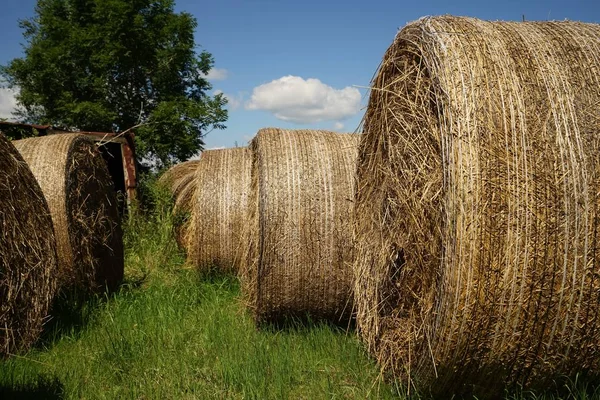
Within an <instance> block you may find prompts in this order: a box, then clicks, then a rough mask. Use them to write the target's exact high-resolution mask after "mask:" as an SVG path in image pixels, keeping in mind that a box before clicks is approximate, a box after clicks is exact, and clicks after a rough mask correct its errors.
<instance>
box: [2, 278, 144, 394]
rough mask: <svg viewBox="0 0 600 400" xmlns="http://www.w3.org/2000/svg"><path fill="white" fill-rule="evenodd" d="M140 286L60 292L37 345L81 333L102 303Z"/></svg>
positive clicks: (45, 344) (44, 345)
mask: <svg viewBox="0 0 600 400" xmlns="http://www.w3.org/2000/svg"><path fill="white" fill-rule="evenodd" d="M139 286H141V283H138V282H123V283H121V284H120V286H119V288H117V289H116V290H113V291H109V290H106V291H104V292H102V293H97V294H82V293H79V292H75V291H72V292H63V293H60V294H58V295H57V296H56V298H55V300H54V302H53V304H52V307H51V310H50V317H49V318H48V320H47V321H46V323H45V324H44V330H43V332H42V334H41V336H40V339H39V340H38V341H37V343H36V346H35V347H36V348H45V347H48V346H49V345H51V344H52V343H54V342H56V341H57V340H60V338H61V337H63V336H65V335H70V336H73V335H77V334H79V333H80V332H81V331H82V330H83V329H85V327H86V326H87V325H88V324H89V323H90V322H91V321H92V319H93V317H94V315H95V313H96V311H97V310H98V308H99V307H100V306H101V305H102V304H105V303H106V302H107V301H108V300H110V299H112V298H114V297H115V296H118V295H119V293H121V292H123V291H129V290H135V289H137V288H138V287H139ZM0 398H1V397H0Z"/></svg>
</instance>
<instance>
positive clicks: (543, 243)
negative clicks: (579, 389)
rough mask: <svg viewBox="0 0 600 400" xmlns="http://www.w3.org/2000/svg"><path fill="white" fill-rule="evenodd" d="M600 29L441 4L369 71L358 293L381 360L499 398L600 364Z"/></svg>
mask: <svg viewBox="0 0 600 400" xmlns="http://www.w3.org/2000/svg"><path fill="white" fill-rule="evenodd" d="M599 55H600V26H599V25H593V24H583V23H576V22H539V23H537V22H531V23H516V22H486V21H481V20H478V19H473V18H457V17H450V16H444V17H432V18H423V19H421V20H419V21H416V22H414V23H411V24H409V25H407V26H406V27H405V28H404V29H402V31H401V32H399V33H398V35H397V36H396V39H395V41H394V43H393V44H392V45H391V47H390V48H389V49H388V50H387V52H386V54H385V56H384V59H383V62H382V64H381V66H380V69H379V71H378V74H377V75H376V77H375V79H374V82H373V84H372V86H373V88H372V90H371V96H370V99H369V106H368V110H367V113H366V116H365V121H364V136H363V138H362V141H361V144H360V150H359V162H358V170H357V171H358V172H357V196H356V208H355V216H356V225H355V232H356V239H357V246H358V251H357V257H356V263H355V268H354V270H355V294H356V302H357V313H358V315H357V320H358V327H359V330H360V333H361V335H362V336H363V337H364V339H365V340H366V342H367V343H368V344H369V347H370V350H371V351H372V352H373V353H374V354H375V355H376V356H377V358H378V359H379V361H380V362H381V364H382V365H383V366H384V367H385V368H387V369H388V370H389V371H392V372H393V373H394V374H395V375H396V376H397V377H399V378H402V379H405V380H410V382H411V384H414V385H416V386H417V387H419V388H421V389H422V390H426V391H429V390H431V391H434V392H439V393H446V394H448V393H450V392H458V393H468V392H470V391H473V392H477V393H479V394H480V395H482V396H486V395H490V396H492V395H497V394H498V393H499V391H501V389H502V387H504V386H512V385H516V384H522V385H525V386H532V387H535V386H537V385H544V384H546V383H547V382H550V381H552V379H554V378H557V377H560V376H562V375H565V376H571V377H573V376H574V375H575V374H576V373H577V372H583V371H591V372H594V373H596V372H598V368H599V365H600V363H599V362H600V329H599V323H600V319H599V318H598V315H599V311H600V304H599V301H598V297H599V295H600V274H598V268H599V267H598V260H600V257H599V256H600V254H599V249H600V247H599V246H598V245H597V243H598V239H600V238H599V237H598V234H599V229H598V228H599V226H598V222H599V217H600V215H599V207H600V196H599V190H598V188H599V187H600V136H599V135H598V132H599V130H598V128H599V127H600V124H599V116H600V114H599V112H600V56H599Z"/></svg>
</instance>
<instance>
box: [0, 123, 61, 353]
mask: <svg viewBox="0 0 600 400" xmlns="http://www.w3.org/2000/svg"><path fill="white" fill-rule="evenodd" d="M0 204H2V207H0V232H1V236H0V355H1V356H6V355H9V354H13V353H15V352H17V351H24V350H26V349H27V348H28V347H29V346H30V345H31V344H32V343H33V342H34V341H35V340H36V339H37V337H38V336H39V334H40V332H41V331H42V322H43V319H44V318H45V317H46V316H47V314H48V309H49V307H50V304H51V302H52V299H53V298H54V293H55V290H56V282H57V281H56V276H57V271H58V257H57V255H56V238H55V236H54V230H53V227H52V220H51V218H50V211H49V209H48V204H46V200H45V199H44V195H43V194H42V190H41V189H40V187H39V185H38V184H37V182H36V181H35V178H34V177H33V174H32V173H31V171H30V170H29V167H27V164H25V161H23V159H22V158H21V156H20V155H19V153H18V152H17V150H16V149H15V148H14V146H13V145H11V143H10V142H9V141H8V140H7V139H6V137H5V136H4V135H3V134H2V133H0Z"/></svg>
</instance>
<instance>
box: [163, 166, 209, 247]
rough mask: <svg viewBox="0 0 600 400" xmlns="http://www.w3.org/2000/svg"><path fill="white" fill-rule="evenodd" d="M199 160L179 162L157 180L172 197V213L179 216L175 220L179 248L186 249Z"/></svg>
mask: <svg viewBox="0 0 600 400" xmlns="http://www.w3.org/2000/svg"><path fill="white" fill-rule="evenodd" d="M198 163H199V160H191V161H185V162H182V163H179V164H177V165H174V166H173V167H171V168H169V169H168V170H167V171H166V172H165V173H164V174H163V175H162V176H161V177H160V179H159V180H158V182H159V184H161V185H163V186H164V187H166V188H167V190H169V192H170V193H171V196H172V198H173V202H174V204H173V213H174V214H175V215H178V216H180V217H181V220H179V219H178V220H177V221H175V227H174V229H175V240H176V241H177V244H178V245H179V247H181V248H186V250H188V251H189V249H187V247H186V246H187V233H188V230H189V223H190V214H191V208H192V202H193V198H194V192H195V190H196V179H195V174H196V168H197V167H198Z"/></svg>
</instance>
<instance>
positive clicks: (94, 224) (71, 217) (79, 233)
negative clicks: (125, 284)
mask: <svg viewBox="0 0 600 400" xmlns="http://www.w3.org/2000/svg"><path fill="white" fill-rule="evenodd" d="M13 143H14V145H15V147H16V148H17V150H19V152H20V153H21V155H22V156H23V158H24V159H25V161H26V162H27V164H28V165H29V168H30V169H31V171H32V172H33V175H34V176H35V178H36V180H37V182H38V183H39V185H40V187H41V188H42V191H43V193H44V196H45V198H46V201H47V202H48V206H49V207H50V212H51V215H52V221H53V224H54V229H55V232H56V239H57V243H58V258H59V266H60V277H59V285H60V287H61V289H62V290H64V291H70V290H75V291H79V292H88V291H89V292H95V291H98V290H101V289H103V288H105V287H108V288H109V289H111V290H112V289H114V288H116V287H117V285H118V283H119V282H120V281H121V280H122V278H123V234H122V230H121V225H120V221H119V213H118V208H117V199H116V193H115V191H114V189H113V187H112V185H113V183H112V180H111V178H110V175H109V174H108V170H107V168H106V164H105V163H104V160H103V159H102V155H101V154H100V152H99V151H98V150H97V148H96V146H95V144H94V142H93V141H91V140H89V139H87V138H85V136H83V135H78V134H57V135H50V136H44V137H39V138H31V139H23V140H17V141H14V142H13Z"/></svg>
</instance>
